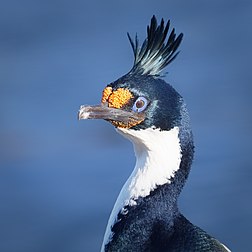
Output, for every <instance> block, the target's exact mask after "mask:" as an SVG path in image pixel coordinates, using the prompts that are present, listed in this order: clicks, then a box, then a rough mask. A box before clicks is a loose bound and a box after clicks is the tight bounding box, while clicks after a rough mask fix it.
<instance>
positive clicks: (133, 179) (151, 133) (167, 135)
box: [101, 127, 182, 251]
mask: <svg viewBox="0 0 252 252" xmlns="http://www.w3.org/2000/svg"><path fill="white" fill-rule="evenodd" d="M117 131H118V132H119V133H121V134H122V135H123V136H125V137H126V138H128V139H129V140H130V141H131V142H132V143H133V145H134V150H135V155H136V165H135V168H134V170H133V172H132V174H131V176H130V177H129V178H128V180H127V182H126V183H125V185H124V186H123V188H122V190H121V192H120V194H119V196H118V198H117V200H116V203H115V205H114V208H113V210H112V212H111V215H110V218H109V221H108V225H107V229H106V232H105V236H104V240H103V245H102V250H101V251H104V246H105V244H107V243H108V242H109V240H110V239H111V237H112V233H111V227H112V226H113V225H114V223H115V222H116V221H117V215H118V213H119V212H121V211H122V212H123V210H124V207H125V206H127V205H135V204H136V200H137V199H138V198H139V197H146V196H148V195H149V194H150V192H151V191H153V190H154V189H155V188H156V187H157V186H159V185H164V184H166V183H170V179H171V178H172V177H173V176H174V174H175V172H176V171H177V170H178V169H179V166H180V161H181V157H182V154H181V147H180V141H179V128H178V127H174V128H173V129H171V130H170V131H165V130H164V131H161V130H160V129H154V128H149V129H145V130H132V129H123V128H118V129H117Z"/></svg>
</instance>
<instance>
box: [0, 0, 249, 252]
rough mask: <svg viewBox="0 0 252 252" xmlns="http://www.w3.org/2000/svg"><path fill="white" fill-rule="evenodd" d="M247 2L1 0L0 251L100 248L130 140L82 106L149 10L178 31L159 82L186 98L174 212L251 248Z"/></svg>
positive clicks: (127, 61)
mask: <svg viewBox="0 0 252 252" xmlns="http://www.w3.org/2000/svg"><path fill="white" fill-rule="evenodd" d="M251 13H252V2H251V1H234V0H223V1H217V0H216V1H200V0H194V1H167V0H163V1H162V0H157V1H149V0H141V1H133V0H129V1H97V0H94V1H90V2H89V1H81V0H73V1H69V0H68V1H67V0H61V1H59V0H54V1H51V0H50V1H49V0H43V1H41V0H24V1H18V0H9V1H1V8H0V118H1V119H0V202H1V204H0V251H1V252H45V251H47V252H54V251H61V252H81V251H82V252H83V251H88V252H92V251H99V249H100V245H101V242H102V238H103V233H104V230H105V226H106V223H107V219H108V217H109V214H110V211H111V208H112V206H113V204H114V201H115V199H116V197H117V195H118V192H119V191H120V189H121V187H122V185H123V183H124V182H125V180H126V179H127V177H128V175H129V174H130V172H131V170H132V168H133V166H134V162H135V161H134V153H133V149H132V146H131V144H130V143H129V142H128V141H127V140H125V139H123V138H122V137H121V136H120V135H118V134H116V132H115V131H114V129H113V127H112V126H111V125H109V124H108V123H106V122H104V121H81V122H79V121H77V111H78V109H79V106H80V105H81V104H96V103H98V102H99V101H100V98H101V92H102V89H103V88H104V87H105V85H107V84H108V83H109V82H111V81H113V80H115V79H117V78H118V77H120V76H121V75H122V74H124V73H126V72H127V71H128V70H129V69H130V68H131V66H132V63H133V53H132V50H131V48H130V44H129V42H128V41H127V37H126V32H130V33H131V34H132V35H134V34H135V32H138V34H139V37H140V39H141V40H143V39H144V38H145V34H146V25H147V24H148V23H149V21H150V18H151V16H152V15H153V14H155V15H156V16H157V18H158V19H159V20H160V19H161V17H164V18H165V19H166V20H167V19H168V18H170V19H171V22H172V26H175V27H176V30H177V32H178V33H179V32H183V33H184V35H185V36H184V40H183V43H182V45H181V53H180V55H179V57H178V58H177V59H176V61H174V62H173V63H172V65H170V66H169V68H168V69H167V70H168V72H169V73H168V75H167V76H166V77H165V80H166V81H167V82H169V83H171V84H172V85H173V86H174V87H175V88H176V89H177V90H178V91H179V92H180V93H181V94H182V95H183V96H184V97H185V99H186V101H187V104H188V108H189V110H190V113H191V120H192V127H193V131H194V137H195V145H196V155H195V160H194V164H193V168H192V172H191V175H190V178H189V181H188V183H187V185H186V187H185V189H184V191H183V193H182V195H181V197H180V208H181V210H182V212H183V213H184V214H185V215H186V216H187V217H188V218H189V219H190V220H191V221H192V222H193V223H195V224H197V225H199V226H200V227H202V228H203V229H205V230H206V231H207V232H209V233H210V234H212V235H213V236H216V237H218V239H219V240H221V241H222V242H223V243H225V244H226V245H228V246H229V247H230V248H231V249H232V250H233V251H240V252H241V251H252V244H251V230H252V202H251V190H252V186H251V179H252V169H251V166H252V155H251V140H252V134H251V126H252V123H251V122H252V118H251V105H252V101H251V100H252V99H251V91H252V87H251V81H252V71H251V58H252V55H251V44H252V30H251V21H252V15H251Z"/></svg>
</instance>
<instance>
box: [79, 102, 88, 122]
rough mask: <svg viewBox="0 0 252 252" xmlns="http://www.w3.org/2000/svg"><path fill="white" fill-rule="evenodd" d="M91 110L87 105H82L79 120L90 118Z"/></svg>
mask: <svg viewBox="0 0 252 252" xmlns="http://www.w3.org/2000/svg"><path fill="white" fill-rule="evenodd" d="M89 114H90V112H88V111H87V109H86V107H85V106H83V105H82V106H81V107H80V110H79V112H78V120H82V119H88V118H89Z"/></svg>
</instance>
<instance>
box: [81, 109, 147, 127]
mask: <svg viewBox="0 0 252 252" xmlns="http://www.w3.org/2000/svg"><path fill="white" fill-rule="evenodd" d="M78 119H79V120H82V119H104V120H108V121H110V122H111V123H112V124H113V125H114V126H116V127H122V128H131V127H133V126H135V125H137V124H139V123H141V122H142V121H143V120H144V119H145V116H144V113H136V112H133V111H125V110H122V109H117V108H111V107H108V106H106V105H104V104H101V105H94V106H89V105H84V106H83V105H82V106H81V107H80V110H79V113H78Z"/></svg>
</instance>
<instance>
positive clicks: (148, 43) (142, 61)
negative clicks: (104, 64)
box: [127, 16, 183, 76]
mask: <svg viewBox="0 0 252 252" xmlns="http://www.w3.org/2000/svg"><path fill="white" fill-rule="evenodd" d="M169 27H170V20H169V21H168V22H167V24H166V25H165V24H164V20H163V19H162V20H161V23H160V25H157V19H156V17H155V16H153V17H152V19H151V23H150V26H149V25H148V27H147V38H146V39H145V40H144V42H143V44H142V46H141V48H140V47H139V43H138V38H137V35H136V36H135V42H134V41H133V40H132V38H131V37H130V35H129V33H127V35H128V38H129V41H130V44H131V46H132V49H133V52H134V57H135V60H134V65H133V68H132V69H131V71H130V72H131V73H140V74H147V75H154V76H159V73H160V72H161V71H162V70H163V68H165V67H166V66H167V65H168V64H169V63H171V62H172V61H173V60H174V59H175V58H176V56H177V55H178V53H179V52H176V51H177V49H178V47H179V45H180V43H181V41H182V37H183V33H180V34H179V35H178V36H177V37H176V34H175V29H174V28H173V29H172V31H171V33H170V35H169V37H168V40H167V42H165V39H166V37H167V34H168V30H169Z"/></svg>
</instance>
